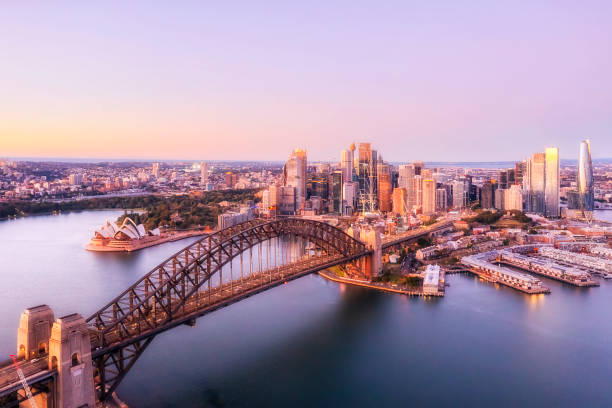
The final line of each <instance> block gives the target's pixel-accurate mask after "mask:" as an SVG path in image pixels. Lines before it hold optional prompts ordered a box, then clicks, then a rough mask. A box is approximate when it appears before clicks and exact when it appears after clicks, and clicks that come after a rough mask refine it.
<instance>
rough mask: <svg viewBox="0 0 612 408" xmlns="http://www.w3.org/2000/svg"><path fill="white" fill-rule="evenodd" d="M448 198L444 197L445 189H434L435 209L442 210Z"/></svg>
mask: <svg viewBox="0 0 612 408" xmlns="http://www.w3.org/2000/svg"><path fill="white" fill-rule="evenodd" d="M447 203H448V199H447V198H446V189H445V188H438V189H436V211H444V210H446V208H447Z"/></svg>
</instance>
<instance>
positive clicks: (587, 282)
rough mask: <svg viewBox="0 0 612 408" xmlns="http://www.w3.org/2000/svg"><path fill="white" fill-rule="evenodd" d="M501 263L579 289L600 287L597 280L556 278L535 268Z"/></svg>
mask: <svg viewBox="0 0 612 408" xmlns="http://www.w3.org/2000/svg"><path fill="white" fill-rule="evenodd" d="M500 263H502V264H505V265H507V266H512V267H514V268H517V269H520V270H522V271H526V272H530V273H533V274H535V275H540V276H544V277H546V278H550V279H554V280H556V281H559V282H563V283H567V284H568V285H573V286H578V287H581V288H588V287H593V286H599V282H597V281H596V280H593V279H589V280H585V281H579V280H573V279H567V278H564V277H562V276H555V275H553V274H548V273H545V272H543V271H540V270H537V269H535V268H523V267H521V266H519V265H515V264H514V263H512V262H500Z"/></svg>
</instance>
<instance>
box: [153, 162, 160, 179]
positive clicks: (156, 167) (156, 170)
mask: <svg viewBox="0 0 612 408" xmlns="http://www.w3.org/2000/svg"><path fill="white" fill-rule="evenodd" d="M153 176H154V177H155V178H156V179H158V178H159V163H153Z"/></svg>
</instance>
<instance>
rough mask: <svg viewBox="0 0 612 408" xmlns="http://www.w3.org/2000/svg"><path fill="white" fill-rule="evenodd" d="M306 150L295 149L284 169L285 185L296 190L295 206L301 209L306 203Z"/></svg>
mask: <svg viewBox="0 0 612 408" xmlns="http://www.w3.org/2000/svg"><path fill="white" fill-rule="evenodd" d="M306 166H307V159H306V150H303V149H295V150H294V151H293V152H292V153H291V155H290V156H289V160H287V163H286V164H285V167H284V169H283V180H284V182H283V184H284V185H285V186H291V187H293V188H295V205H296V208H298V209H299V208H301V205H302V203H303V202H304V201H306Z"/></svg>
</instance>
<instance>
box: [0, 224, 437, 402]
mask: <svg viewBox="0 0 612 408" xmlns="http://www.w3.org/2000/svg"><path fill="white" fill-rule="evenodd" d="M445 228H448V225H447V224H446V223H442V224H438V225H434V226H432V227H430V228H422V229H418V230H414V231H411V232H408V233H405V234H403V235H398V236H394V237H390V238H388V239H386V240H384V241H380V240H378V241H376V240H374V241H373V242H372V241H368V240H367V239H366V240H363V239H360V237H357V236H356V237H353V236H352V235H353V234H350V233H347V232H345V231H343V230H342V229H340V228H337V227H334V226H332V225H329V224H327V223H325V222H320V221H313V220H308V219H303V218H293V217H287V218H275V219H255V220H251V221H247V222H244V223H241V224H238V225H235V226H232V227H229V228H226V229H223V230H219V231H217V232H215V233H213V234H210V235H208V236H205V237H204V238H201V239H199V240H197V241H196V242H194V243H192V244H190V245H189V246H187V247H185V248H184V249H182V250H180V251H179V252H177V253H175V254H174V255H172V256H171V257H169V258H168V259H166V260H165V261H163V262H162V263H160V264H159V265H158V266H156V267H155V268H153V269H152V270H151V271H149V272H148V273H146V274H145V275H144V276H142V278H140V279H139V280H138V281H137V282H135V283H134V284H133V285H132V286H130V287H129V288H127V289H125V290H124V291H123V292H122V293H121V294H120V295H119V296H117V297H116V298H115V299H113V300H111V301H110V302H109V303H108V304H106V305H104V306H103V307H102V308H100V309H99V310H98V311H97V312H95V313H94V314H92V315H91V316H90V317H88V318H87V319H85V318H83V317H82V316H81V315H80V314H78V313H75V314H71V315H68V316H64V317H60V318H57V319H55V317H54V314H53V311H52V310H51V309H50V308H49V307H48V306H46V305H42V306H36V307H33V308H30V309H27V310H26V311H25V312H24V313H23V314H22V315H21V319H20V325H19V329H18V335H17V356H16V360H17V361H16V362H9V361H7V362H4V363H2V362H0V406H28V404H29V402H28V397H29V395H28V394H30V395H32V397H30V400H32V399H33V400H34V401H35V403H36V405H37V406H38V407H85V406H89V407H93V406H96V404H97V403H98V404H99V403H100V402H104V401H105V400H107V399H108V398H109V396H111V395H112V393H113V392H114V391H115V389H116V388H117V386H118V385H119V384H120V382H121V380H122V379H123V378H124V377H125V375H126V374H127V373H128V372H129V370H130V368H131V367H132V366H133V365H134V364H135V362H136V361H137V359H138V358H139V357H140V355H142V353H143V352H144V351H145V350H146V348H147V346H148V345H149V344H150V343H151V342H152V341H153V339H154V337H155V336H156V335H157V334H159V333H161V332H164V331H166V330H169V329H172V328H173V327H176V326H179V325H182V324H188V325H194V324H195V319H196V318H198V317H200V316H203V315H205V314H207V313H210V312H213V311H214V310H216V309H219V308H222V307H224V306H227V305H230V304H232V303H234V302H237V301H240V300H241V299H244V298H246V297H249V296H252V295H254V294H256V293H259V292H262V291H265V290H267V289H270V288H272V287H274V286H277V285H281V284H283V283H285V282H287V281H289V280H292V279H296V278H299V277H301V276H304V275H307V274H310V273H314V272H318V271H321V270H324V269H327V268H331V267H334V266H338V267H341V268H343V269H344V270H345V271H346V272H347V274H349V275H352V276H360V277H361V278H364V279H371V278H372V276H373V274H376V271H374V268H376V265H377V264H378V265H379V264H380V256H381V251H382V250H384V249H388V248H391V247H394V246H397V245H401V244H403V243H406V242H408V241H411V240H414V239H417V238H419V237H421V236H424V235H428V234H433V233H436V232H439V231H441V230H442V229H445ZM282 240H298V241H299V242H301V243H302V244H307V245H305V247H306V248H308V250H306V251H304V253H303V254H301V255H300V256H297V257H296V256H293V257H291V256H287V254H285V252H286V251H287V246H286V245H285V246H283V245H280V243H281V242H282ZM253 252H256V256H255V257H254V256H253ZM254 259H255V262H253V260H254ZM377 261H378V262H377ZM21 373H22V374H23V378H21V376H20V374H21ZM24 380H25V381H24ZM26 383H27V386H25V385H26ZM11 396H12V398H11ZM3 404H4V405H3Z"/></svg>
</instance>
